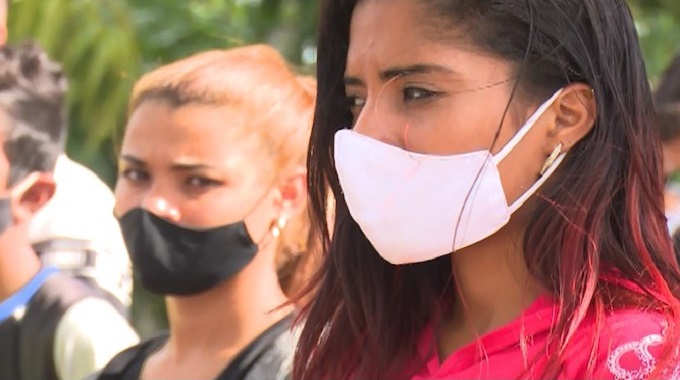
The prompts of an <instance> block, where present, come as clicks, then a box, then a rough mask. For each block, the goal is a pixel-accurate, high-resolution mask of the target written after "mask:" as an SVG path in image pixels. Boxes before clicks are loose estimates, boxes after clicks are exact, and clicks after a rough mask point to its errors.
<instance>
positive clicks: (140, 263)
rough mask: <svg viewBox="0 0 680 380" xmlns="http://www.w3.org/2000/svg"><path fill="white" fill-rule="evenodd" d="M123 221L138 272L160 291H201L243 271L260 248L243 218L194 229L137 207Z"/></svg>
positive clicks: (143, 282) (125, 234)
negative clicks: (226, 223) (228, 222)
mask: <svg viewBox="0 0 680 380" xmlns="http://www.w3.org/2000/svg"><path fill="white" fill-rule="evenodd" d="M119 223H120V226H121V230H122V233H123V238H124V240H125V245H126V246H127V250H128V254H129V255H130V260H131V261H132V264H133V268H134V272H135V276H137V278H138V279H139V281H140V282H141V283H142V285H143V286H144V287H146V288H147V289H148V290H149V291H151V292H154V293H157V294H162V295H192V294H198V293H202V292H204V291H206V290H209V289H211V288H213V287H215V286H216V285H218V284H220V283H222V282H224V281H226V280H228V279H230V278H231V277H233V276H234V275H236V274H237V273H239V272H240V271H241V270H242V269H243V268H244V267H245V266H246V265H248V264H249V263H250V262H251V261H252V260H253V258H254V257H255V255H256V254H257V251H258V246H257V244H256V243H255V242H254V241H253V239H252V238H251V237H250V235H249V234H248V230H247V229H246V225H245V223H244V222H243V221H241V222H237V223H232V224H228V225H225V226H221V227H216V228H210V229H205V230H194V229H189V228H184V227H180V226H178V225H176V224H174V223H171V222H169V221H167V220H165V219H162V218H160V217H158V216H156V215H154V214H152V213H150V212H149V211H146V210H144V209H141V208H134V209H132V210H130V211H128V212H127V213H125V215H123V216H122V217H121V218H120V219H119Z"/></svg>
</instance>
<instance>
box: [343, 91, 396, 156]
mask: <svg viewBox="0 0 680 380" xmlns="http://www.w3.org/2000/svg"><path fill="white" fill-rule="evenodd" d="M406 126H407V122H405V121H404V119H403V118H402V117H400V116H399V115H398V114H397V112H396V111H394V110H392V109H391V108H390V106H389V105H388V104H387V103H386V101H385V100H381V97H379V96H378V97H377V99H376V100H375V101H367V102H366V104H365V105H364V107H363V109H362V110H361V112H360V113H359V115H358V116H357V119H356V121H355V122H354V128H353V129H354V131H356V132H358V133H361V134H362V135H365V136H368V137H370V138H372V139H375V140H378V141H381V142H383V143H385V144H389V145H393V146H396V147H399V148H402V149H405V148H406V146H405V135H404V133H405V131H406V130H407V127H406Z"/></svg>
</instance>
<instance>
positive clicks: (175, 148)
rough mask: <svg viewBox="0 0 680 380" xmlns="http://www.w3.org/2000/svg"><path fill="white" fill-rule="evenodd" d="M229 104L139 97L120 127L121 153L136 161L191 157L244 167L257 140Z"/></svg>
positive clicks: (255, 153) (251, 159)
mask: <svg viewBox="0 0 680 380" xmlns="http://www.w3.org/2000/svg"><path fill="white" fill-rule="evenodd" d="M245 123H246V118H245V116H244V115H243V113H242V112H240V111H239V110H238V109H235V108H232V107H223V106H220V107H216V106H208V105H187V106H182V107H179V108H172V107H170V106H168V105H167V104H166V103H164V102H162V101H145V102H144V103H142V104H141V105H140V106H139V107H138V108H137V109H136V110H135V111H134V112H133V114H132V115H131V117H130V119H129V120H128V124H127V126H126V131H125V137H124V139H123V145H122V147H121V154H123V155H125V154H129V155H134V156H135V157H137V158H140V159H142V160H145V161H146V160H157V161H174V160H177V159H181V158H192V159H196V160H200V161H203V162H206V163H209V164H210V165H214V166H225V165H226V166H233V164H234V163H235V162H238V163H239V165H246V164H248V163H252V162H254V161H255V160H254V158H256V157H259V156H260V155H259V154H258V153H259V151H261V149H258V145H259V140H260V139H259V138H258V137H257V136H256V135H255V134H254V133H248V130H247V126H246V124H245Z"/></svg>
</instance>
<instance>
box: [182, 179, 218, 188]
mask: <svg viewBox="0 0 680 380" xmlns="http://www.w3.org/2000/svg"><path fill="white" fill-rule="evenodd" d="M192 182H198V183H192ZM223 184H224V182H222V181H216V180H214V179H210V178H205V177H189V178H187V180H186V185H187V186H189V187H193V188H210V187H217V186H221V185H223Z"/></svg>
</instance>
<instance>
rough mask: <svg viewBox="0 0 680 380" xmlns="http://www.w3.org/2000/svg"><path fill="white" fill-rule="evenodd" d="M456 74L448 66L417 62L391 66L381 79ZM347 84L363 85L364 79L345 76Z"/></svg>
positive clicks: (382, 73)
mask: <svg viewBox="0 0 680 380" xmlns="http://www.w3.org/2000/svg"><path fill="white" fill-rule="evenodd" d="M433 73H435V74H455V71H453V70H451V69H450V68H448V67H445V66H441V65H435V64H415V65H408V66H397V67H392V68H389V69H387V70H385V71H382V72H381V73H380V79H381V80H382V81H383V82H387V81H389V80H392V79H394V78H397V77H406V76H409V75H419V74H433ZM344 82H345V86H363V85H364V81H363V80H361V79H360V78H358V77H352V76H347V77H345V80H344Z"/></svg>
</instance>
